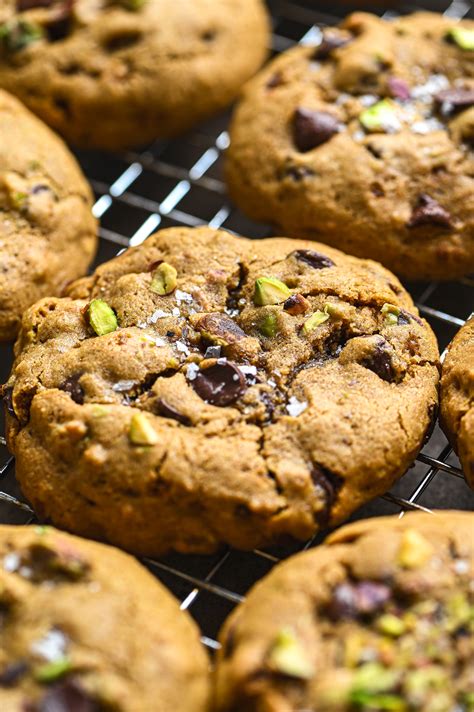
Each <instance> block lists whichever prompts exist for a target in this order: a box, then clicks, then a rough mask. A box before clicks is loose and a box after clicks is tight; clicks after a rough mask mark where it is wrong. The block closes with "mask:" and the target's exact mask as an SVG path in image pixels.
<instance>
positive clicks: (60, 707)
mask: <svg viewBox="0 0 474 712" xmlns="http://www.w3.org/2000/svg"><path fill="white" fill-rule="evenodd" d="M27 710H28V712H100V705H99V703H98V702H96V701H95V700H94V699H93V698H92V697H90V695H89V693H88V692H86V690H84V688H83V687H82V685H80V684H79V682H78V681H76V680H71V679H69V680H65V681H64V682H62V683H60V684H58V685H53V686H52V687H51V688H50V689H49V690H48V691H47V692H46V694H45V695H44V696H43V697H42V699H41V700H39V701H38V702H36V703H33V704H29V705H28V706H27Z"/></svg>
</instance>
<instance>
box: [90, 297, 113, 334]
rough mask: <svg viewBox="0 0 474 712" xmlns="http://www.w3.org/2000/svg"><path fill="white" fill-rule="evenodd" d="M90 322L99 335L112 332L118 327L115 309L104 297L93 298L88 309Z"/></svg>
mask: <svg viewBox="0 0 474 712" xmlns="http://www.w3.org/2000/svg"><path fill="white" fill-rule="evenodd" d="M87 316H88V317H89V324H90V325H91V327H92V328H93V329H94V331H95V333H96V334H97V336H104V334H110V333H111V332H112V331H115V329H116V328H117V327H118V323H117V317H116V316H115V312H114V310H113V309H112V308H111V307H109V305H108V304H107V302H104V300H103V299H93V300H92V301H91V303H90V304H89V307H88V309H87Z"/></svg>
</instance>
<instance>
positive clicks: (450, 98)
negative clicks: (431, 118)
mask: <svg viewBox="0 0 474 712" xmlns="http://www.w3.org/2000/svg"><path fill="white" fill-rule="evenodd" d="M435 101H436V102H437V103H438V104H442V105H444V106H445V107H446V110H447V111H448V112H449V111H452V112H454V111H459V110H463V109H467V108H469V107H470V106H474V89H455V88H452V89H445V90H444V91H440V92H439V93H438V94H436V96H435ZM444 106H443V108H444Z"/></svg>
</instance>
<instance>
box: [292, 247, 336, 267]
mask: <svg viewBox="0 0 474 712" xmlns="http://www.w3.org/2000/svg"><path fill="white" fill-rule="evenodd" d="M290 256H293V257H295V258H296V259H297V260H298V261H299V262H305V263H306V264H307V265H309V266H310V267H313V269H325V268H326V267H334V262H333V261H332V260H331V259H330V258H329V257H326V255H323V254H321V252H316V250H295V251H294V252H292V253H291V255H290Z"/></svg>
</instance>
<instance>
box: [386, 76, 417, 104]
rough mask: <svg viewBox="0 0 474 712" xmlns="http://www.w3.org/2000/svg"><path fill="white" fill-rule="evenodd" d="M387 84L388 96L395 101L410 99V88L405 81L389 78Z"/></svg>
mask: <svg viewBox="0 0 474 712" xmlns="http://www.w3.org/2000/svg"><path fill="white" fill-rule="evenodd" d="M387 84H388V89H389V91H390V96H393V97H394V98H395V99H401V100H402V101H407V100H408V99H409V98H410V97H411V92H410V87H409V86H408V84H407V83H406V82H405V81H403V79H399V78H398V77H389V78H388V79H387Z"/></svg>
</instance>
